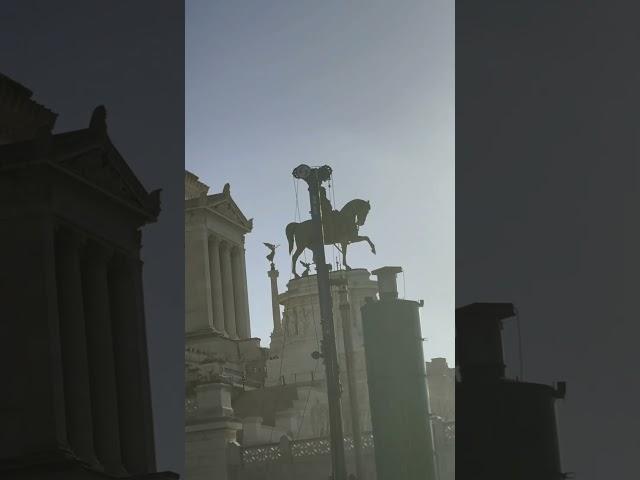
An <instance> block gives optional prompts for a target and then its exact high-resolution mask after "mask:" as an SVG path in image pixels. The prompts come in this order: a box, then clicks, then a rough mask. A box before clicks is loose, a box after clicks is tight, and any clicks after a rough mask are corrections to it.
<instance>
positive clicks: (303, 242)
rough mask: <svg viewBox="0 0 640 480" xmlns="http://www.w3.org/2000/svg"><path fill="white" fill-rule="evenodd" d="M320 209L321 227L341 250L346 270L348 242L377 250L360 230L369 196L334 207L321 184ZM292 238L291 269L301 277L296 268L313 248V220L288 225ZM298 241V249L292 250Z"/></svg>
mask: <svg viewBox="0 0 640 480" xmlns="http://www.w3.org/2000/svg"><path fill="white" fill-rule="evenodd" d="M319 190H320V211H321V213H322V228H323V232H324V244H325V245H336V247H337V248H338V250H340V253H341V254H342V264H343V265H344V266H345V268H346V269H347V270H351V267H350V266H349V264H348V263H347V246H348V245H349V244H351V243H356V242H363V241H364V242H367V243H368V244H369V246H370V247H371V252H372V253H373V254H375V253H376V247H375V245H374V244H373V242H372V241H371V240H370V239H369V237H367V236H365V235H359V234H358V231H359V229H360V227H361V226H363V225H364V223H365V221H366V219H367V215H368V214H369V210H370V209H371V204H370V203H369V202H368V201H366V200H361V199H358V198H356V199H355V200H351V201H350V202H348V203H347V204H346V205H345V206H344V207H342V209H341V210H340V211H338V210H334V209H333V208H332V206H331V202H329V199H328V198H327V192H326V190H325V188H324V187H320V189H319ZM286 234H287V240H288V241H289V253H292V252H293V256H292V259H291V271H292V273H293V274H294V275H295V277H296V278H300V276H299V275H298V273H297V272H296V262H297V261H298V257H299V256H300V254H301V253H302V252H303V251H304V249H305V248H308V249H310V250H311V246H312V243H313V240H312V239H313V232H312V224H311V220H306V221H304V222H301V223H297V222H292V223H290V224H289V225H287V228H286ZM294 244H295V247H296V249H295V252H294V250H293V247H294Z"/></svg>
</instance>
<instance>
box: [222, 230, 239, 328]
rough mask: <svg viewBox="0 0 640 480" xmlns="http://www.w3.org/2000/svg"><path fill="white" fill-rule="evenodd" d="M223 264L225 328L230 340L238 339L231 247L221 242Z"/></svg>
mask: <svg viewBox="0 0 640 480" xmlns="http://www.w3.org/2000/svg"><path fill="white" fill-rule="evenodd" d="M220 257H221V263H222V269H221V270H222V296H223V298H224V326H225V330H226V331H227V334H228V335H229V337H230V338H238V333H237V330H236V309H235V299H234V294H233V273H232V270H231V246H230V245H229V243H228V242H226V241H222V242H220Z"/></svg>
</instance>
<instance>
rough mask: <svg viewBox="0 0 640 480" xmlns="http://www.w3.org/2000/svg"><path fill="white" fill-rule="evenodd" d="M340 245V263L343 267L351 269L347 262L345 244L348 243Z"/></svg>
mask: <svg viewBox="0 0 640 480" xmlns="http://www.w3.org/2000/svg"><path fill="white" fill-rule="evenodd" d="M340 245H342V264H343V265H344V268H345V269H347V270H351V267H350V266H349V264H348V263H347V245H349V244H348V243H341V244H340Z"/></svg>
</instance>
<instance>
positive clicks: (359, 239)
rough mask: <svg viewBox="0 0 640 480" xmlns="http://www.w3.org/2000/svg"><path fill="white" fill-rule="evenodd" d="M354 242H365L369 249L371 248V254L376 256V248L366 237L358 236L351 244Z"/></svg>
mask: <svg viewBox="0 0 640 480" xmlns="http://www.w3.org/2000/svg"><path fill="white" fill-rule="evenodd" d="M355 242H367V243H368V244H369V247H371V253H373V254H374V255H375V254H376V246H375V245H374V244H373V242H372V241H371V239H370V238H369V237H367V236H366V235H363V236H358V237H356V238H354V239H353V241H352V242H351V243H355Z"/></svg>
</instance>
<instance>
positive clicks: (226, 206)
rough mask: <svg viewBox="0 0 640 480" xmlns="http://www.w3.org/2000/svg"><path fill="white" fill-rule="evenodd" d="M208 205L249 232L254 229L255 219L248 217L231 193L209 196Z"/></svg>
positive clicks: (210, 208)
mask: <svg viewBox="0 0 640 480" xmlns="http://www.w3.org/2000/svg"><path fill="white" fill-rule="evenodd" d="M207 207H208V208H209V210H211V211H213V212H215V213H216V214H218V215H220V216H221V217H223V218H225V219H226V220H228V221H230V222H231V223H233V224H235V225H238V226H240V227H241V228H243V229H244V230H246V231H247V232H250V231H251V230H252V229H253V220H249V219H247V217H245V215H244V213H242V210H240V207H238V205H237V204H236V202H234V201H233V198H231V196H230V195H224V194H218V195H212V196H211V197H210V198H209V202H208V205H207Z"/></svg>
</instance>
